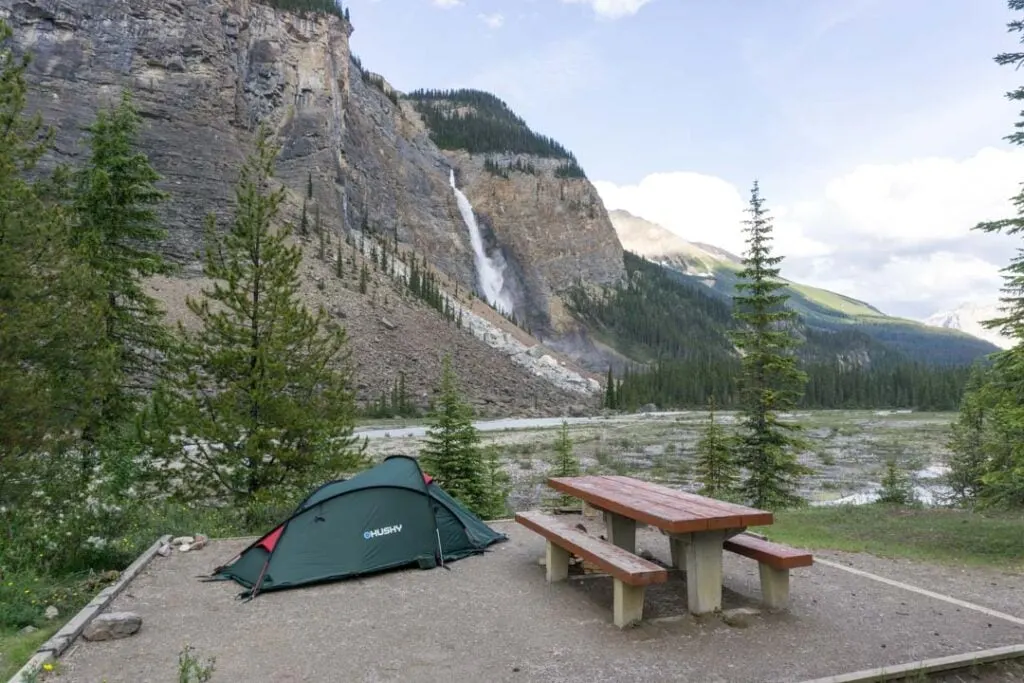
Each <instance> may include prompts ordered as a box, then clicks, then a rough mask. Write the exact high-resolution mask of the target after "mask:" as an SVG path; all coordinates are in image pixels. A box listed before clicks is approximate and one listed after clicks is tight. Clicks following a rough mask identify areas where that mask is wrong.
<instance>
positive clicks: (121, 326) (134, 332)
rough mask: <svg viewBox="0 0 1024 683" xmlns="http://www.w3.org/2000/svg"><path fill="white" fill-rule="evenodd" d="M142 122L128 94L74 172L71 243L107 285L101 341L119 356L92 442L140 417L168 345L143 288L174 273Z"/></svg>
mask: <svg viewBox="0 0 1024 683" xmlns="http://www.w3.org/2000/svg"><path fill="white" fill-rule="evenodd" d="M140 122H141V120H140V118H139V115H138V113H137V111H136V109H135V106H134V104H133V103H132V98H131V95H130V93H129V92H127V91H124V92H123V93H122V95H121V100H120V102H119V103H118V105H117V106H115V107H112V108H110V109H101V110H100V111H99V112H98V113H97V115H96V120H95V121H94V122H93V123H92V125H90V126H89V127H88V128H87V129H86V133H87V140H88V145H89V156H88V158H87V160H86V162H85V164H84V165H83V166H82V167H81V168H80V169H79V170H78V171H77V172H76V174H75V189H74V209H75V216H76V223H75V226H74V238H73V241H72V243H73V245H74V246H75V247H76V248H77V250H78V251H79V252H80V253H82V254H83V255H84V257H85V259H86V261H87V263H88V264H89V267H90V268H91V269H92V270H93V272H94V273H95V274H96V276H97V277H98V279H99V281H100V282H101V283H102V287H103V289H102V292H101V306H102V310H103V324H102V330H103V342H102V343H103V344H105V345H106V346H108V347H109V348H110V349H111V352H112V353H113V354H115V356H116V358H117V365H116V367H117V374H116V376H115V377H113V378H112V380H113V383H112V385H111V386H110V387H109V390H108V391H107V392H106V394H105V395H104V396H103V397H102V398H101V405H100V410H99V423H98V424H93V425H89V426H88V427H87V429H86V438H87V439H88V440H93V439H95V438H97V437H98V436H99V434H100V433H101V432H102V431H103V430H105V429H107V428H110V427H117V426H119V425H121V424H122V423H123V422H124V421H125V420H126V419H128V418H129V417H131V416H132V415H134V414H135V412H136V410H137V408H138V405H139V402H140V398H141V390H142V389H143V388H144V387H146V386H151V384H152V382H153V381H154V378H155V377H156V376H157V375H159V373H160V364H161V360H162V358H163V357H164V355H165V354H166V352H167V345H168V341H169V337H168V334H167V329H166V327H165V326H164V324H163V319H162V317H163V312H162V310H161V309H160V306H159V305H158V303H157V301H156V299H154V298H153V297H151V296H149V294H147V293H146V291H145V289H144V281H145V279H146V278H149V277H151V276H153V275H161V274H169V273H170V272H172V268H171V266H170V265H169V264H168V263H167V262H166V261H165V260H164V258H163V256H161V254H160V252H159V241H160V240H161V239H163V238H164V237H165V236H166V231H165V230H164V229H163V228H162V226H161V225H160V220H159V218H158V216H157V213H156V208H157V207H158V206H159V205H160V204H161V203H162V202H163V201H165V200H166V199H167V194H166V193H164V192H162V191H161V190H159V189H157V187H156V182H157V181H158V180H159V179H160V176H159V175H158V174H157V172H156V171H155V170H153V167H152V166H151V165H150V163H149V159H148V158H147V157H146V155H145V154H143V153H141V152H140V151H138V149H137V147H136V144H137V143H136V140H137V137H138V132H139V126H140Z"/></svg>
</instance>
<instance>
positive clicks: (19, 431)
mask: <svg viewBox="0 0 1024 683" xmlns="http://www.w3.org/2000/svg"><path fill="white" fill-rule="evenodd" d="M10 37H11V30H10V28H9V27H8V25H7V24H6V23H5V22H4V21H3V19H0V121H2V122H3V123H2V125H0V501H3V504H2V505H0V528H3V529H5V530H7V529H9V526H8V524H7V523H6V522H7V521H8V520H7V519H5V517H6V516H7V514H13V512H14V510H15V509H16V508H18V506H19V501H20V498H21V495H26V496H31V495H32V494H33V492H38V490H39V484H41V483H44V482H45V480H46V479H47V478H48V477H49V471H50V469H51V466H60V465H61V464H62V463H63V461H64V459H63V458H62V457H61V456H62V455H63V454H64V453H65V452H66V451H67V449H69V448H72V447H75V446H77V445H78V444H77V435H78V434H79V433H80V431H81V430H82V429H83V428H84V427H85V426H87V425H88V424H92V423H94V420H95V415H94V412H95V408H96V406H98V405H99V403H100V399H102V397H103V396H104V395H105V394H106V393H107V391H108V388H109V386H110V382H111V374H112V373H113V372H114V371H115V370H116V362H115V359H114V358H113V355H112V353H110V349H109V347H108V346H107V345H105V344H103V343H102V342H103V338H104V332H105V330H104V327H103V315H102V314H103V311H104V305H103V303H104V302H103V292H104V283H103V282H102V281H101V280H100V279H99V278H98V277H97V276H96V273H95V272H94V271H93V269H92V268H90V267H89V265H88V262H87V261H86V259H85V258H84V256H83V255H82V254H80V253H79V252H78V251H77V250H76V249H74V248H73V247H72V245H71V244H70V230H71V227H72V216H71V215H70V214H69V212H68V211H67V207H66V200H67V198H68V193H69V190H68V177H67V176H68V174H67V172H66V169H59V170H58V171H57V172H56V173H54V174H53V175H52V176H50V177H45V176H43V174H41V173H39V169H38V167H37V163H38V161H39V160H40V159H41V158H42V156H43V155H44V154H45V153H46V152H47V150H49V149H50V148H51V147H52V143H53V134H52V131H51V130H50V129H48V128H47V127H45V126H44V125H43V123H42V119H41V117H40V116H39V115H38V114H36V115H35V116H31V117H30V116H26V114H25V109H26V98H27V92H28V87H27V84H26V81H25V72H26V69H27V67H28V64H29V57H28V55H25V56H22V57H20V58H19V57H16V56H15V55H14V53H13V51H12V50H10V49H9V48H8V47H6V44H7V41H8V40H9V39H10ZM51 490H52V489H51Z"/></svg>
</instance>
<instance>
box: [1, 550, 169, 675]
mask: <svg viewBox="0 0 1024 683" xmlns="http://www.w3.org/2000/svg"><path fill="white" fill-rule="evenodd" d="M170 540H171V535H170V534H167V535H165V536H161V537H160V538H158V539H157V540H156V541H155V542H154V543H153V545H151V546H149V548H147V549H146V550H145V551H144V552H143V553H142V554H141V555H139V556H138V557H137V558H135V561H134V562H132V563H131V564H130V565H128V567H127V568H126V569H125V570H124V571H122V572H121V576H120V577H119V578H118V579H117V581H116V582H114V583H113V584H111V585H109V586H107V587H106V588H104V589H103V590H101V591H100V592H99V593H98V594H97V595H96V597H94V598H93V599H92V600H91V601H89V604H88V605H86V606H85V607H83V608H82V609H81V610H80V611H79V612H78V614H76V615H75V616H74V617H72V618H71V620H70V621H68V622H67V623H66V624H64V626H62V627H61V629H60V630H59V631H57V632H56V633H55V634H53V635H52V636H50V639H49V640H47V641H46V642H45V643H43V644H42V645H40V646H39V649H38V650H36V653H35V655H33V657H32V659H30V660H28V662H26V663H25V665H24V666H23V667H21V669H19V670H18V672H17V673H16V674H14V676H13V677H12V678H11V679H10V680H9V681H8V683H25V682H26V681H30V680H32V675H33V674H35V673H37V672H38V671H39V670H40V669H42V668H43V666H44V665H46V664H52V663H53V662H54V660H56V659H57V658H58V657H60V656H61V655H62V654H64V652H65V651H66V650H67V649H68V648H69V647H71V644H72V643H73V642H75V639H76V638H78V636H80V635H81V634H82V631H84V630H85V627H86V626H87V625H88V624H89V622H90V621H92V620H93V619H94V618H95V617H96V615H97V614H99V613H100V612H102V611H103V610H104V609H106V608H107V606H108V605H110V603H111V602H113V601H114V598H116V597H117V596H118V595H120V594H121V591H123V590H124V588H125V586H127V585H128V584H129V583H131V581H132V579H134V578H135V577H136V576H138V575H139V572H141V571H142V570H143V569H145V567H146V565H148V564H149V562H150V560H152V559H153V557H154V556H155V555H156V552H157V551H158V550H159V549H160V547H161V546H163V545H164V544H166V543H169V542H170Z"/></svg>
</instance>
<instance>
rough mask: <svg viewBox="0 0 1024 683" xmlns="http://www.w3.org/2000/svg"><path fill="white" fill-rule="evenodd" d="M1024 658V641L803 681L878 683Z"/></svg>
mask: <svg viewBox="0 0 1024 683" xmlns="http://www.w3.org/2000/svg"><path fill="white" fill-rule="evenodd" d="M1018 658H1024V644H1022V645H1006V646H1004V647H996V648H992V649H991V650H978V651H976V652H964V653H963V654H958V655H947V656H945V657H936V658H934V659H922V660H918V661H916V662H907V663H906V664H895V665H891V666H883V667H881V668H878V669H867V670H865V671H855V672H853V673H848V674H839V675H837V676H825V677H824V678H815V679H814V680H808V681H804V683H877V682H878V681H899V680H926V677H927V676H928V675H929V674H935V673H940V672H944V671H956V670H958V669H972V668H974V667H977V666H981V665H983V664H992V663H995V662H1001V661H1004V660H1008V659H1018Z"/></svg>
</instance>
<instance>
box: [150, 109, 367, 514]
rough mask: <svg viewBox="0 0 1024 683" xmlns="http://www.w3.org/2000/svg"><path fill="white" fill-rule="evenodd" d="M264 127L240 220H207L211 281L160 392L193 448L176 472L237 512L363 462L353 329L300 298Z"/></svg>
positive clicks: (244, 179) (195, 490) (239, 198)
mask: <svg viewBox="0 0 1024 683" xmlns="http://www.w3.org/2000/svg"><path fill="white" fill-rule="evenodd" d="M268 136H269V134H268V132H267V131H266V129H264V128H261V129H260V132H259V134H258V137H257V141H256V150H255V151H254V153H253V154H252V155H251V156H250V157H249V158H248V159H247V161H246V163H245V165H244V166H243V168H242V172H241V176H240V180H239V182H238V185H237V188H236V192H235V196H236V205H237V209H236V212H235V216H234V222H233V224H232V225H231V228H230V230H229V231H228V232H227V234H226V235H218V234H217V232H216V231H215V229H214V220H213V217H212V216H211V217H210V218H209V219H208V223H207V243H206V249H205V253H204V263H203V265H204V274H205V275H206V277H207V278H209V279H210V280H211V281H212V282H213V285H212V287H211V288H208V289H204V290H203V292H202V297H201V298H199V299H191V298H190V299H188V302H187V303H188V307H189V309H190V310H191V311H192V313H193V314H195V316H196V317H197V318H198V319H199V322H200V324H201V327H200V329H199V330H198V331H195V332H186V331H185V329H184V328H183V327H182V326H181V325H180V324H179V334H180V336H181V345H180V348H179V349H178V355H177V357H176V361H177V370H178V374H177V376H176V377H175V378H174V380H173V381H172V382H169V383H168V384H167V385H166V386H165V387H164V388H163V390H162V392H161V394H160V398H161V399H163V401H161V402H164V401H166V405H167V406H168V409H169V410H168V413H169V414H170V415H171V416H172V418H171V420H170V422H169V425H170V427H171V428H172V429H173V430H174V432H175V434H176V435H177V436H180V437H181V439H182V442H183V443H184V445H185V446H186V447H187V448H188V450H186V453H187V455H185V456H184V457H182V458H181V464H182V466H181V468H180V469H176V470H173V471H172V472H171V474H170V476H173V477H174V478H175V479H177V480H180V481H181V483H182V484H183V490H184V491H185V492H187V494H188V495H190V496H194V497H197V498H203V497H205V496H210V497H217V498H224V497H227V498H229V499H231V500H233V501H234V503H236V504H239V505H253V504H258V503H260V502H262V501H263V500H265V499H266V498H267V497H271V498H272V499H278V498H280V499H286V498H290V497H293V496H294V495H297V494H298V493H300V492H302V491H306V490H308V487H309V486H311V485H313V484H314V483H316V482H320V481H324V480H327V479H330V478H332V477H336V476H338V475H339V474H342V473H346V472H351V471H353V470H355V469H358V468H360V467H362V466H363V465H364V464H365V461H364V459H363V453H362V451H361V450H359V449H357V448H355V440H354V439H353V438H352V428H353V420H354V412H355V405H354V398H353V395H352V392H351V390H350V388H349V387H350V372H349V368H348V359H347V352H346V346H347V339H346V335H345V331H344V329H342V328H339V327H337V326H335V325H333V324H331V323H330V319H329V317H328V316H327V314H326V312H325V311H324V310H323V309H322V308H321V309H320V310H319V311H317V312H316V314H312V313H310V312H309V311H308V310H307V309H306V308H305V306H304V305H303V304H302V303H301V302H300V300H299V265H300V263H301V259H302V256H301V251H300V249H299V248H298V247H297V246H294V245H290V244H289V243H290V236H291V228H290V227H289V226H287V225H283V226H280V227H278V225H277V220H278V216H279V213H280V207H281V203H282V202H283V201H284V198H285V191H284V189H283V188H282V189H276V190H272V189H271V188H270V185H271V180H272V175H273V169H274V161H275V158H276V155H277V150H276V149H275V148H274V147H273V146H271V143H270V140H269V139H268Z"/></svg>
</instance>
